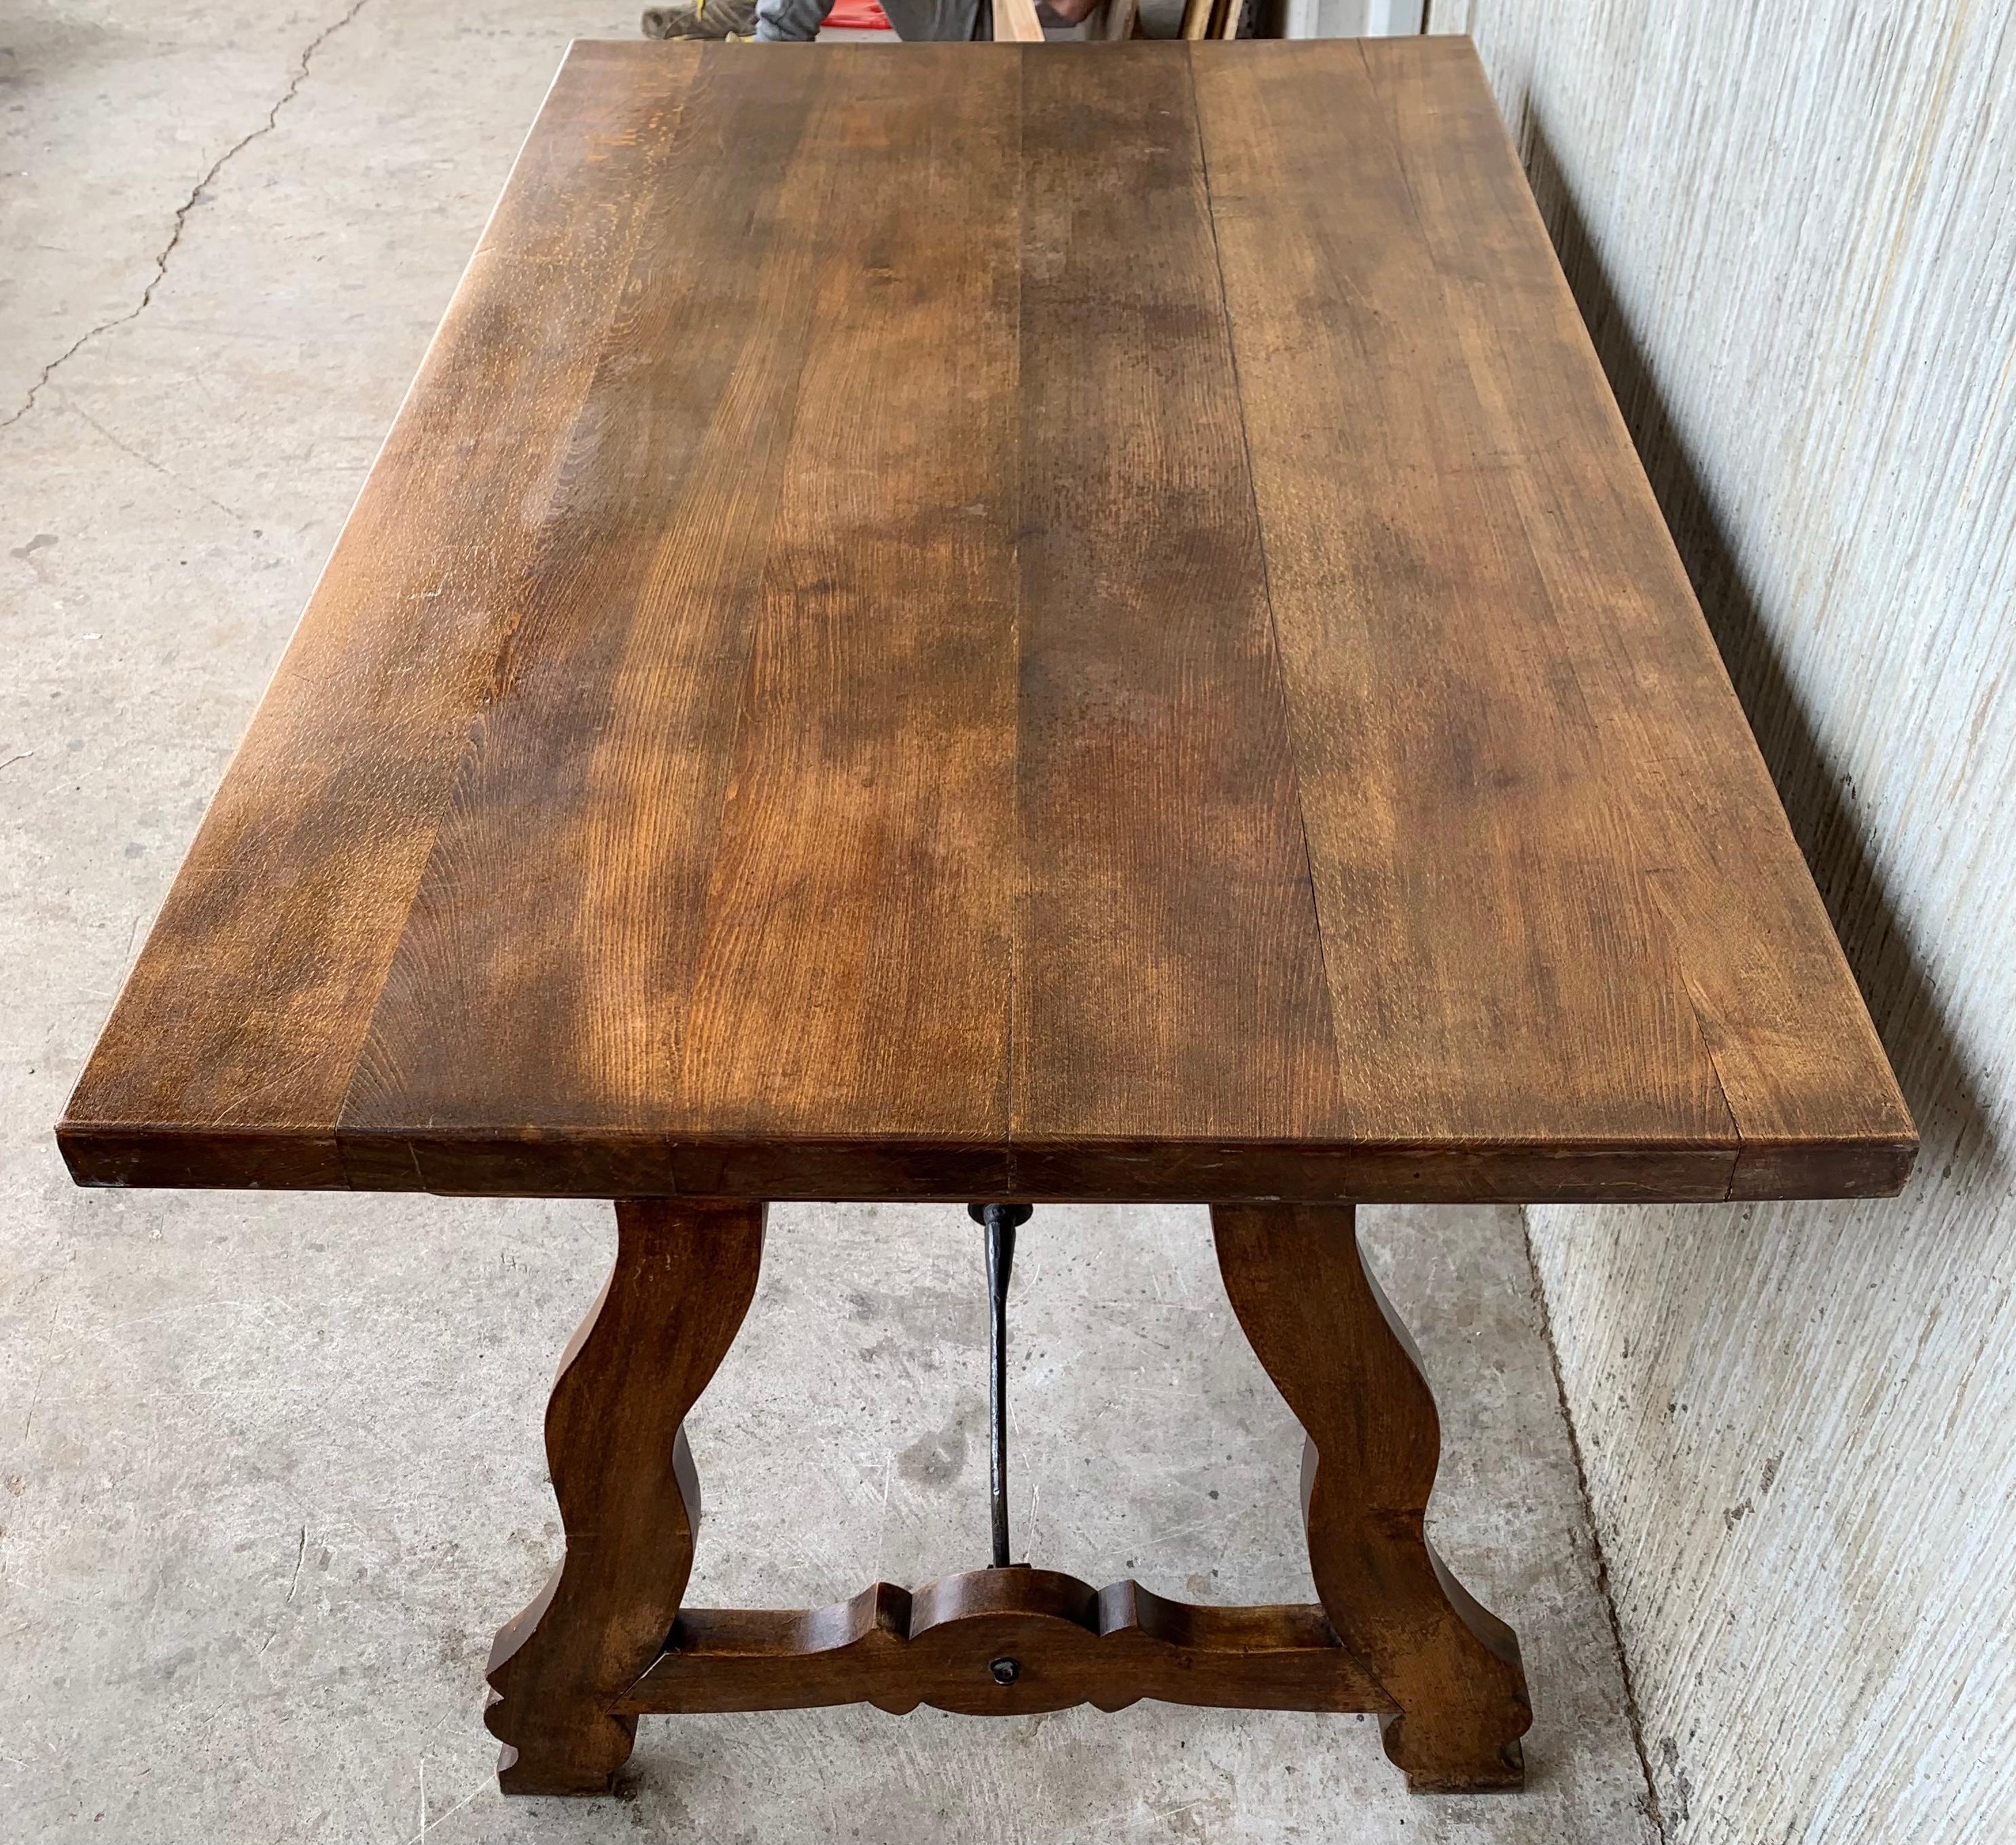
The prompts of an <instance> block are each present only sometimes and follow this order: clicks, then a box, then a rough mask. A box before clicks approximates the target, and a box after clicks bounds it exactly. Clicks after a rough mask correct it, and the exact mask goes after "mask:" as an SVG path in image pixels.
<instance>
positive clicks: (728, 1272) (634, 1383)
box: [484, 1200, 764, 1794]
mask: <svg viewBox="0 0 2016 1845" xmlns="http://www.w3.org/2000/svg"><path fill="white" fill-rule="evenodd" d="M763 1215H764V1213H763V1207H762V1206H761V1205H744V1204H720V1203H706V1202H679V1203H673V1202H661V1201H657V1200H648V1201H645V1202H636V1203H628V1204H619V1205H617V1207H616V1223H617V1255H616V1266H615V1267H614V1269H613V1270H611V1271H610V1277H609V1281H608V1284H607V1286H606V1287H604V1288H603V1292H602V1295H601V1298H600V1299H598V1300H597V1301H596V1303H595V1305H594V1306H592V1307H591V1308H590V1309H589V1313H588V1317H587V1318H586V1319H585V1320H584V1321H582V1322H581V1328H580V1330H579V1331H578V1332H576V1333H575V1335H574V1339H573V1342H572V1343H571V1344H570V1345H569V1346H568V1347H567V1353H566V1354H565V1356H564V1357H562V1359H561V1360H560V1375H559V1376H558V1377H557V1378H556V1379H555V1380H554V1383H553V1399H552V1401H551V1402H550V1403H549V1404H548V1405H547V1408H546V1458H547V1463H548V1465H549V1467H550V1468H551V1470H552V1473H553V1497H555V1498H556V1500H557V1501H559V1502H560V1518H561V1521H562V1522H563V1524H564V1526H565V1527H566V1530H567V1551H566V1554H565V1555H564V1556H563V1558H562V1559H561V1561H560V1566H559V1567H558V1568H557V1569H555V1570H554V1572H553V1576H552V1577H551V1579H550V1580H549V1581H548V1583H547V1584H546V1586H545V1588H544V1589H543V1590H542V1591H540V1593H539V1594H538V1595H537V1596H536V1597H535V1598H534V1599H533V1600H532V1602H531V1603H530V1604H529V1605H527V1607H526V1608H525V1609H524V1610H523V1612H522V1613H519V1614H517V1615H515V1616H513V1618H512V1619H511V1620H509V1621H507V1622H506V1623H505V1624H504V1626H503V1627H502V1628H501V1629H500V1630H499V1632H498V1635H497V1641H496V1645H495V1646H494V1647H493V1648H492V1649H491V1655H490V1667H489V1674H488V1676H489V1680H490V1683H491V1688H492V1690H493V1692H494V1694H495V1695H494V1696H493V1698H492V1700H491V1705H490V1708H489V1710H488V1713H486V1715H485V1717H484V1721H485V1722H486V1723H487V1724H488V1725H489V1727H490V1731H491V1734H492V1735H495V1736H496V1737H498V1738H499V1739H501V1740H502V1742H503V1744H504V1749H503V1751H502V1759H501V1760H500V1761H499V1767H498V1781H499V1785H500V1786H502V1789H503V1790H504V1791H505V1792H506V1793H521V1794H522V1793H534V1794H596V1793H607V1791H608V1788H609V1782H610V1776H611V1775H614V1773H615V1771H616V1770H617V1769H618V1768H621V1766H622V1765H623V1764H624V1763H625V1761H627V1760H628V1759H629V1757H630V1750H631V1746H632V1743H633V1742H635V1738H636V1734H637V1720H636V1718H635V1717H634V1716H632V1715H630V1714H628V1713H626V1712H621V1711H614V1703H615V1700H616V1698H617V1695H618V1694H619V1693H621V1692H622V1691H623V1690H624V1688H625V1687H626V1686H628V1685H630V1684H631V1683H632V1681H634V1680H635V1678H636V1677H637V1676H638V1674H639V1673H640V1672H642V1671H643V1670H645V1668H646V1667H648V1666H649V1665H650V1663H651V1661H652V1660H653V1659H654V1658H655V1657H656V1656H657V1653H658V1650H659V1649H660V1648H661V1646H662V1645H663V1644H664V1637H665V1635H666V1634H667V1633H668V1631H670V1629H671V1624H672V1618H673V1616H675V1615H676V1614H677V1613H678V1612H679V1601H680V1598H681V1597H682V1596H683V1595H685V1593H686V1580H687V1577H689V1574H690V1573H691V1572H692V1569H693V1537H694V1534H695V1533H696V1532H697V1530H698V1529H699V1526H700V1480H699V1477H698V1476H697V1474H696V1473H695V1472H694V1470H693V1456H692V1454H691V1452H690V1450H689V1449H688V1447H687V1446H686V1431H685V1429H684V1427H683V1424H684V1423H685V1421H686V1412H687V1411H689V1410H690V1409H691V1408H692V1407H693V1404H694V1402H695V1401H696V1400H697V1398H698V1397H699V1396H700V1393H701V1392H702V1391H703V1390H704V1389H706V1388H707V1383H708V1381H709V1380H710V1379H711V1378H712V1377H713V1375H714V1374H715V1371H716V1370H717V1369H718V1368H719V1367H720V1364H721V1361H722V1359H723V1358H724V1357H726V1356H727V1353H728V1348H729V1345H730V1344H731V1343H732V1342H733V1340H734V1338H735V1335H736V1331H737V1330H738V1329H739V1328H740V1326H741V1324H742V1321H743V1316H744V1315H745V1314H746V1313H747V1312H748V1310H749V1303H750V1302H751V1299H754V1295H755V1292H756V1281H757V1274H758V1269H759V1267H761V1261H762V1255H763Z"/></svg>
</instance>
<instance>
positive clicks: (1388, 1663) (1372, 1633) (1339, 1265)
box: [1211, 1205, 1533, 1793]
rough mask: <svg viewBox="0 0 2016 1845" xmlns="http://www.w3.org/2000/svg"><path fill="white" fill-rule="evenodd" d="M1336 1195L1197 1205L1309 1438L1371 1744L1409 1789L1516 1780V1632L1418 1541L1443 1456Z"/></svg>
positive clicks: (1323, 1588) (1228, 1284) (1416, 1374)
mask: <svg viewBox="0 0 2016 1845" xmlns="http://www.w3.org/2000/svg"><path fill="white" fill-rule="evenodd" d="M1352 1217H1353V1213H1352V1208H1351V1207H1350V1206H1349V1205H1343V1206H1333V1207H1323V1206H1308V1205H1303V1206H1293V1205H1219V1206H1217V1207H1216V1208H1215V1209H1214V1210H1213V1211H1212V1213H1211V1227H1212V1230H1213V1231H1214V1233H1215V1236H1216V1238H1217V1242H1218V1260H1219V1272H1220V1273H1221V1274H1222V1275H1223V1277H1224V1279H1225V1289H1226V1294H1227V1295H1229V1297H1230V1299H1231V1301H1232V1306H1233V1312H1234V1313H1237V1315H1238V1317H1239V1323H1240V1325H1241V1326H1242V1327H1244V1328H1245V1330H1246V1336H1247V1339H1249V1340H1250V1341H1251V1343H1252V1346H1253V1350H1254V1353H1255V1356H1256V1357H1258V1359H1259V1360H1260V1362H1261V1364H1262V1365H1263V1366H1264V1367H1265V1369H1266V1371H1267V1375H1269V1377H1271V1378H1273V1380H1274V1382H1275V1384H1276V1386H1277V1387H1278V1388H1279V1389H1280V1393H1281V1394H1282V1396H1283V1397H1284V1398H1285V1399H1286V1400H1287V1404H1288V1407H1290V1408H1291V1410H1293V1411H1294V1412H1295V1414H1296V1416H1297V1417H1298V1418H1299V1419H1300V1421H1301V1425H1302V1426H1303V1428H1304V1429H1305V1430H1306V1431H1307V1432H1308V1436H1309V1442H1308V1446H1307V1448H1306V1450H1305V1458H1304V1462H1303V1468H1302V1515H1303V1519H1304V1522H1305V1525H1306V1526H1307V1528H1308V1533H1309V1568H1310V1570H1311V1572H1312V1574H1313V1575H1314V1576H1315V1577H1316V1594H1317V1595H1318V1596H1319V1598H1321V1600H1322V1602H1323V1610H1324V1612H1325V1613H1327V1615H1328V1616H1329V1617H1330V1626H1331V1627H1333V1628H1334V1630H1335V1631H1336V1634H1337V1638H1338V1639H1339V1640H1340V1641H1341V1642H1342V1643H1343V1645H1345V1647H1346V1648H1347V1649H1349V1650H1350V1651H1351V1652H1353V1653H1355V1655H1357V1656H1359V1657H1360V1658H1362V1659H1364V1661H1365V1662H1366V1665H1367V1667H1369V1669H1370V1671H1371V1674H1372V1675H1373V1680H1374V1682H1375V1683H1376V1684H1377V1685H1378V1686H1379V1688H1380V1689H1381V1692H1383V1693H1384V1696H1385V1697H1386V1698H1387V1699H1390V1700H1391V1707H1392V1708H1393V1710H1395V1711H1397V1713H1398V1714H1397V1715H1395V1716H1391V1717H1388V1718H1386V1719H1385V1720H1384V1721H1383V1722H1382V1724H1381V1733H1382V1735H1383V1736H1384V1741H1385V1746H1386V1753H1387V1754H1388V1757H1391V1760H1393V1761H1394V1762H1395V1763H1396V1764H1398V1765H1399V1767H1401V1768H1403V1769H1405V1770H1406V1775H1407V1785H1408V1786H1409V1787H1410V1788H1412V1789H1414V1790H1415V1791H1417V1792H1419V1793H1435V1792H1441V1793H1468V1792H1472V1791H1474V1790H1476V1789H1482V1788H1489V1787H1511V1786H1519V1785H1520V1784H1521V1782H1522V1781H1523V1779H1524V1778H1525V1766H1524V1763H1523V1761H1522V1759H1521V1753H1520V1747H1519V1739H1520V1737H1521V1736H1522V1735H1525V1731H1526V1730H1527V1728H1528V1727H1529V1726H1530V1725H1531V1724H1532V1721H1533V1713H1532V1706H1531V1705H1530V1704H1529V1703H1528V1699H1527V1695H1526V1677H1525V1670H1524V1669H1523V1667H1521V1663H1520V1659H1519V1642H1518V1641H1517V1638H1515V1637H1514V1634H1513V1632H1512V1631H1511V1629H1510V1628H1509V1627H1507V1626H1506V1625H1505V1623H1503V1621H1501V1620H1499V1619H1498V1618H1497V1617H1496V1616H1495V1615H1493V1614H1492V1613H1490V1611H1489V1609H1485V1608H1483V1607H1481V1606H1480V1605H1479V1604H1478V1602H1477V1601H1476V1600H1475V1598H1474V1597H1472V1596H1471V1594H1470V1593H1469V1591H1467V1590H1466V1589H1465V1588H1464V1587H1463V1584H1461V1583H1460V1582H1459V1581H1457V1580H1456V1577H1454V1576H1453V1575H1452V1574H1451V1573H1449V1569H1448V1567H1447V1566H1445V1564H1444V1563H1443V1562H1442V1559H1441V1558H1439V1557H1438V1556H1437V1555H1436V1554H1435V1547H1434V1546H1433V1545H1432V1544H1430V1543H1429V1542H1428V1540H1427V1533H1426V1530H1425V1529H1424V1517H1425V1515H1426V1513H1427V1504H1428V1495H1429V1493H1430V1492H1431V1490H1432V1489H1433V1488H1434V1486H1435V1469H1436V1466H1437V1464H1438V1461H1439V1460H1440V1458H1441V1454H1442V1429H1441V1424H1440V1422H1439V1421H1438V1418H1437V1416H1436V1414H1435V1397H1434V1395H1433V1394H1432V1393H1431V1391H1430V1390H1429V1389H1428V1386H1427V1379H1426V1378H1424V1377H1423V1376H1422V1375H1421V1371H1420V1360H1419V1359H1418V1357H1417V1354H1416V1353H1415V1352H1414V1350H1413V1342H1411V1341H1410V1340H1409V1339H1408V1337H1407V1334H1406V1328H1404V1327H1403V1326H1402V1324H1401V1323H1400V1321H1399V1317H1397V1316H1396V1315H1395V1313H1394V1312H1393V1310H1392V1308H1391V1306H1388V1304H1387V1302H1386V1299H1385V1297H1384V1295H1381V1293H1380V1292H1379V1287H1378V1284H1377V1282H1375V1281H1373V1278H1372V1277H1371V1274H1370V1272H1369V1271H1368V1270H1366V1267H1365V1266H1364V1263H1363V1259H1361V1258H1360V1256H1359V1249H1358V1239H1357V1236H1356V1234H1355V1229H1354V1227H1353V1222H1352Z"/></svg>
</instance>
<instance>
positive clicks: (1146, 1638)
mask: <svg viewBox="0 0 2016 1845" xmlns="http://www.w3.org/2000/svg"><path fill="white" fill-rule="evenodd" d="M1001 1659H1008V1660H1010V1661H1012V1662H1013V1667H1014V1676H1013V1677H1012V1678H1011V1679H1010V1680H1009V1681H1007V1682H1006V1683H1003V1682H1002V1681H1001V1680H1000V1679H999V1677H996V1675H995V1671H994V1670H993V1667H994V1666H995V1662H996V1661H997V1660H1001ZM1143 1698H1153V1699H1159V1700H1161V1702H1163V1703H1172V1704H1194V1705H1204V1706H1215V1707H1218V1708H1221V1709H1223V1708H1238V1709H1245V1710H1330V1711H1351V1710H1360V1711H1380V1712H1384V1711H1387V1710H1390V1708H1391V1706H1390V1702H1389V1700H1388V1699H1387V1698H1386V1697H1385V1695H1384V1693H1383V1692H1381V1690H1380V1689H1379V1688H1378V1686H1377V1685H1376V1684H1375V1683H1374V1682H1373V1680H1372V1678H1371V1677H1370V1674H1368V1673H1367V1672H1366V1670H1365V1668H1364V1667H1363V1665H1362V1664H1361V1663H1359V1661H1358V1660H1357V1659H1355V1658H1354V1657H1353V1656H1352V1655H1351V1654H1350V1653H1349V1652H1346V1651H1345V1649H1344V1648H1343V1647H1341V1646H1340V1645H1338V1644H1337V1637H1336V1636H1335V1635H1334V1634H1333V1633H1332V1632H1331V1631H1330V1624H1329V1623H1328V1621H1327V1620H1326V1619H1325V1618H1324V1615H1323V1610H1322V1609H1320V1608H1313V1607H1309V1608H1298V1607H1261V1608H1204V1607H1197V1606H1195V1605H1193V1604H1190V1603H1188V1602H1171V1601H1168V1600H1166V1599H1165V1598H1163V1597H1161V1596H1160V1595H1154V1594H1152V1593H1151V1592H1150V1591H1148V1590H1147V1589H1144V1588H1143V1587H1141V1586H1140V1584H1139V1583H1135V1582H1117V1583H1113V1584H1109V1585H1108V1586H1107V1587H1105V1588H1103V1589H1094V1588H1093V1587H1090V1586H1089V1585H1088V1584H1085V1583H1082V1582H1080V1581H1078V1580H1077V1579H1076V1578H1075V1577H1069V1576H1064V1575H1060V1574H1059V1573H1057V1572H1056V1571H1054V1570H1049V1569H1028V1568H1027V1567H1024V1566H1016V1567H1013V1568H1010V1569H980V1570H972V1571H969V1572H967V1573H965V1574H963V1575H959V1576H952V1577H941V1579H940V1580H938V1581H936V1582H932V1583H927V1584H924V1586H923V1587H922V1588H920V1589H919V1590H917V1591H916V1593H915V1594H914V1595H913V1594H912V1593H911V1592H909V1591H907V1590H904V1589H900V1588H898V1587H895V1585H894V1584H890V1583H886V1582H884V1583H877V1584H874V1585H873V1587H869V1588H866V1589H863V1590H862V1591H861V1593H860V1594H859V1595H856V1596H855V1598H853V1599H852V1600H851V1602H842V1603H840V1604H838V1605H835V1606H832V1607H828V1608H805V1609H684V1610H682V1612H681V1613H680V1616H679V1620H678V1622H677V1623H675V1625H674V1627H673V1628H672V1632H671V1639H670V1641H669V1642H668V1644H667V1646H666V1649H665V1650H664V1652H663V1653H661V1655H660V1656H658V1658H657V1660H656V1661H655V1662H654V1663H653V1665H652V1666H651V1667H650V1670H648V1671H647V1672H646V1673H645V1674H644V1675H643V1677H641V1678H640V1679H639V1680H638V1681H637V1683H636V1684H635V1685H634V1686H632V1688H631V1689H630V1690H629V1692H627V1693H626V1694H625V1695H624V1697H623V1698H622V1699H621V1700H620V1701H619V1703H618V1704H617V1710H620V1711H621V1712H623V1713H632V1712H640V1711H686V1712H690V1711H704V1710H803V1709H805V1708H807V1707H808V1706H818V1705H829V1704H854V1703H869V1704H873V1705H875V1706H877V1708H878V1709H880V1710H887V1711H890V1712H891V1713H894V1714H896V1715H898V1716H901V1715H902V1714H904V1713H906V1712H909V1711H912V1710H916V1707H917V1706H919V1705H920V1704H929V1705H931V1706H934V1707H935V1708H937V1709H938V1710H956V1711H960V1712H963V1713H966V1714H967V1715H969V1716H984V1717H1008V1716H1024V1715H1028V1714H1031V1713H1036V1712H1041V1711H1046V1710H1067V1709H1069V1708H1070V1707H1071V1706H1073V1705H1075V1704H1087V1703H1089V1704H1092V1705H1093V1706H1096V1707H1097V1708H1098V1709H1100V1710H1125V1709H1126V1707H1127V1706H1129V1705H1130V1704H1134V1703H1138V1702H1139V1700H1141V1699H1143Z"/></svg>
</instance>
